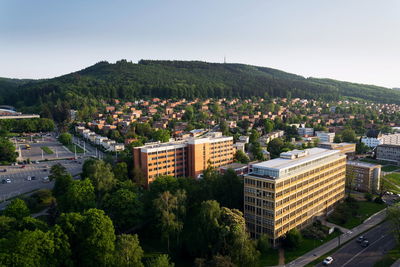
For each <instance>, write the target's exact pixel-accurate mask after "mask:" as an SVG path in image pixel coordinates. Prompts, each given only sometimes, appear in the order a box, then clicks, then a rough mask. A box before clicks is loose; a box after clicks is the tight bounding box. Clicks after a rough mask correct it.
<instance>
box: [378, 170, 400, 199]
mask: <svg viewBox="0 0 400 267" xmlns="http://www.w3.org/2000/svg"><path fill="white" fill-rule="evenodd" d="M382 180H383V187H384V188H386V190H387V191H390V192H393V193H396V194H400V188H399V187H400V173H391V174H388V175H386V176H385V177H383V178H382ZM396 185H397V186H398V187H396Z"/></svg>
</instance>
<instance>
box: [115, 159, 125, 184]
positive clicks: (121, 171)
mask: <svg viewBox="0 0 400 267" xmlns="http://www.w3.org/2000/svg"><path fill="white" fill-rule="evenodd" d="M112 170H113V173H114V176H115V178H116V179H117V180H118V181H121V182H123V181H126V180H128V165H127V164H126V162H118V163H117V164H115V165H114V167H113V168H112Z"/></svg>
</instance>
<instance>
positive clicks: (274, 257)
mask: <svg viewBox="0 0 400 267" xmlns="http://www.w3.org/2000/svg"><path fill="white" fill-rule="evenodd" d="M278 263H279V250H277V249H272V248H271V249H269V251H267V253H263V254H261V257H260V262H259V266H260V267H264V266H276V265H278Z"/></svg>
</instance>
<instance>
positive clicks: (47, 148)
mask: <svg viewBox="0 0 400 267" xmlns="http://www.w3.org/2000/svg"><path fill="white" fill-rule="evenodd" d="M40 148H41V149H42V150H43V151H44V152H45V153H46V154H54V152H53V150H51V149H50V148H49V147H47V146H41V147H40Z"/></svg>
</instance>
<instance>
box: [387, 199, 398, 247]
mask: <svg viewBox="0 0 400 267" xmlns="http://www.w3.org/2000/svg"><path fill="white" fill-rule="evenodd" d="M387 217H388V220H389V222H390V224H391V226H392V231H393V234H394V237H395V238H396V241H397V244H400V204H396V205H393V206H391V207H389V208H388V209H387Z"/></svg>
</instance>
